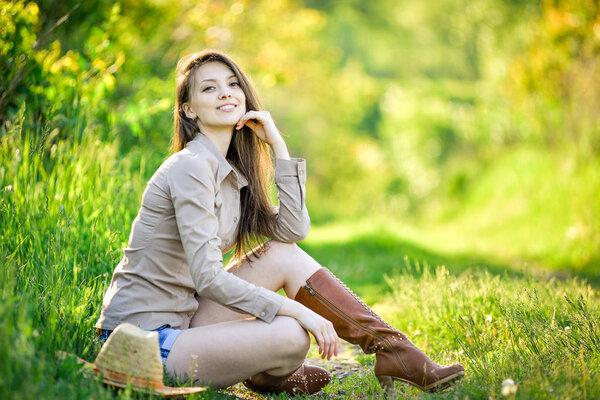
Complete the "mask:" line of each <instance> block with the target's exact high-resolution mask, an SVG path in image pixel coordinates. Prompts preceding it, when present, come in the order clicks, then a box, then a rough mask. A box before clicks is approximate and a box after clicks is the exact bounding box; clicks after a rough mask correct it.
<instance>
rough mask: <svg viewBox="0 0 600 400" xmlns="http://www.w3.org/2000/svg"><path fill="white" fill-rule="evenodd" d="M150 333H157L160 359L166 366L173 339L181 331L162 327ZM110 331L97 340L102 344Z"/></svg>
mask: <svg viewBox="0 0 600 400" xmlns="http://www.w3.org/2000/svg"><path fill="white" fill-rule="evenodd" d="M152 331H154V332H158V347H159V348H160V358H161V359H162V362H163V364H166V362H167V357H168V356H169V352H170V351H171V348H172V347H173V343H175V339H177V337H178V336H179V334H180V333H181V332H183V331H182V330H181V329H173V328H171V325H163V326H161V327H160V328H156V329H153V330H152ZM111 333H112V331H106V330H103V331H102V333H101V334H100V336H98V339H100V340H101V341H102V342H104V341H106V339H108V337H109V336H110V334H111Z"/></svg>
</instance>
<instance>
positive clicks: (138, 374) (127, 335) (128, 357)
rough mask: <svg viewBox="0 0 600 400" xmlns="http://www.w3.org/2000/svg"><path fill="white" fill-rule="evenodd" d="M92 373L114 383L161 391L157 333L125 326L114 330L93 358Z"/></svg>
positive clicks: (133, 326) (161, 368)
mask: <svg viewBox="0 0 600 400" xmlns="http://www.w3.org/2000/svg"><path fill="white" fill-rule="evenodd" d="M94 369H95V370H97V372H100V373H102V374H103V375H104V377H105V379H108V380H111V381H114V382H115V383H127V382H131V384H132V385H134V386H141V387H150V388H155V389H162V388H163V386H164V385H163V367H162V362H161V359H160V351H159V347H158V333H157V332H151V331H145V330H143V329H141V328H138V327H137V326H135V325H132V324H129V323H123V324H121V325H119V326H117V327H116V328H115V330H114V331H113V332H112V334H111V335H110V336H109V337H108V339H107V340H106V342H105V343H104V345H103V346H102V349H101V350H100V353H99V354H98V357H96V361H95V362H94Z"/></svg>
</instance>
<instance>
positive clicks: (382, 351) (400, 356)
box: [296, 268, 465, 392]
mask: <svg viewBox="0 0 600 400" xmlns="http://www.w3.org/2000/svg"><path fill="white" fill-rule="evenodd" d="M296 301H298V302H300V303H302V304H304V305H305V306H306V307H308V308H310V309H311V310H313V311H315V312H316V313H317V314H320V315H321V316H323V317H324V318H326V319H328V320H329V321H331V322H332V323H333V326H334V327H335V330H336V332H337V334H338V336H339V337H341V338H342V339H344V340H347V341H348V342H350V343H353V344H358V345H360V347H361V348H362V349H363V351H364V352H365V353H367V354H371V353H375V354H376V355H375V376H376V377H377V379H378V380H379V384H380V385H381V386H382V387H383V388H384V389H386V390H390V389H392V388H393V386H394V385H393V384H394V383H393V381H394V380H398V381H402V382H406V383H409V384H411V385H413V386H415V387H417V388H419V389H421V390H423V391H425V392H435V391H438V390H443V389H445V388H447V387H449V386H450V385H451V383H452V382H454V381H456V380H458V379H460V378H462V377H463V376H464V374H465V372H464V368H463V366H462V365H460V364H452V365H450V366H441V365H438V364H436V363H434V362H433V361H431V360H430V359H429V357H427V356H426V355H425V353H423V352H422V351H421V350H419V349H418V348H417V347H416V346H415V345H414V344H412V343H411V341H410V340H408V338H407V337H406V336H405V335H404V334H403V333H402V332H400V331H398V330H397V329H394V328H392V327H391V326H390V325H388V324H387V323H386V322H385V321H384V320H383V319H381V318H380V317H379V316H378V315H377V314H375V313H374V312H373V311H372V310H371V309H370V308H369V307H368V306H367V305H366V304H365V303H363V301H362V300H360V299H359V298H358V296H356V295H355V294H354V293H353V292H352V291H351V290H350V289H348V288H347V287H346V285H344V284H343V283H342V282H341V281H340V280H339V279H337V278H336V277H335V276H334V275H333V274H332V273H331V272H330V271H329V270H328V269H327V268H321V269H320V270H318V271H317V272H315V273H314V274H313V275H311V277H310V278H308V279H307V281H306V286H303V287H301V288H300V290H299V291H298V294H297V295H296Z"/></svg>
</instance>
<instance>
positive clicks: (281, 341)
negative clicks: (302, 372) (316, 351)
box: [272, 316, 310, 359]
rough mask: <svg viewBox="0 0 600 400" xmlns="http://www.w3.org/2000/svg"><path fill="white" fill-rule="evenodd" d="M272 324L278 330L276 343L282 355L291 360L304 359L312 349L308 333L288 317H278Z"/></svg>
mask: <svg viewBox="0 0 600 400" xmlns="http://www.w3.org/2000/svg"><path fill="white" fill-rule="evenodd" d="M272 324H274V325H275V326H274V327H275V328H276V332H275V335H276V337H275V342H276V343H277V347H278V348H279V349H280V351H281V353H282V354H283V355H285V356H288V357H291V358H298V359H304V357H305V356H306V353H308V349H309V348H310V337H309V336H308V332H306V330H305V329H304V328H303V327H302V325H300V324H299V323H298V321H296V319H294V318H291V317H286V316H278V317H276V318H275V319H274V320H273V322H272Z"/></svg>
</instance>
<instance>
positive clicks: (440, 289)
mask: <svg viewBox="0 0 600 400" xmlns="http://www.w3.org/2000/svg"><path fill="white" fill-rule="evenodd" d="M22 136H23V137H24V138H23V139H22V138H21V137H22ZM17 150H18V151H17ZM140 153H141V154H143V152H141V151H140V152H138V153H137V154H138V155H139V154H140ZM140 157H141V158H142V159H144V156H138V157H137V158H140ZM515 157H516V158H518V159H525V158H527V157H533V156H532V155H531V152H530V151H528V152H527V153H524V154H521V155H519V154H516V155H515ZM540 159H541V160H543V157H540ZM0 160H1V165H2V167H1V169H0V190H1V191H0V199H1V205H0V207H1V208H0V209H1V212H0V222H1V233H0V234H1V235H2V239H1V242H0V256H1V257H2V266H1V268H0V322H1V323H0V355H1V356H0V398H3V399H13V398H14V399H19V398H36V399H44V398H48V399H54V398H82V399H91V398H94V399H111V398H144V397H145V396H144V395H140V394H137V393H135V392H132V391H131V390H125V391H120V392H116V391H113V390H110V389H107V388H105V387H104V386H102V385H101V384H100V383H99V382H98V381H97V380H94V379H89V378H86V377H84V376H83V375H82V374H80V373H79V372H78V367H77V366H76V365H75V363H74V362H72V361H69V360H66V361H59V360H57V359H56V356H55V354H56V351H57V350H64V351H67V352H71V353H74V354H77V355H78V356H80V357H82V358H85V359H87V360H93V359H94V358H95V356H96V354H97V352H98V350H99V347H100V344H99V343H98V342H97V341H96V340H95V339H94V335H93V332H94V330H93V324H94V323H95V321H96V319H97V317H98V313H99V308H100V304H101V299H102V295H103V293H104V290H105V289H106V287H107V285H108V283H109V280H110V274H111V272H112V269H113V267H114V265H116V263H117V262H118V260H119V258H120V256H121V253H120V249H121V247H122V246H123V245H124V244H125V243H126V240H127V235H128V234H129V228H130V225H131V222H132V220H133V218H134V217H135V214H136V212H137V209H138V207H139V199H140V196H141V193H142V191H143V189H144V185H145V179H146V178H147V171H146V170H145V168H146V167H142V168H140V167H139V166H138V165H140V164H141V165H144V163H143V162H142V163H139V162H138V161H135V162H134V159H133V158H130V157H122V156H121V155H119V153H118V146H117V145H116V144H107V143H101V142H97V141H96V140H95V139H94V136H93V135H88V136H85V137H84V138H83V139H82V140H81V142H77V143H73V142H59V143H52V142H51V141H50V140H48V143H47V144H44V143H41V142H37V141H34V140H31V139H30V138H29V136H28V135H26V134H23V133H22V132H20V130H19V129H18V128H15V129H14V131H13V132H9V133H7V134H5V135H4V136H2V137H1V138H0ZM513 161H515V160H513ZM507 163H508V165H504V166H502V165H498V166H496V167H495V168H496V170H494V169H493V168H492V170H490V172H489V174H486V175H485V176H486V179H488V180H490V182H491V180H493V179H495V180H496V181H497V182H498V184H499V185H500V186H501V187H502V181H503V179H505V178H503V177H504V176H506V175H505V174H503V173H502V171H505V172H506V171H507V170H508V169H509V168H510V166H511V165H514V163H510V162H507ZM540 163H541V164H542V166H540V167H539V168H535V171H537V172H535V171H534V172H532V174H536V173H538V174H541V173H542V171H544V170H545V168H546V167H545V166H544V165H543V162H541V161H540ZM534 164H535V163H534ZM147 168H148V169H149V170H151V169H152V168H151V166H148V167H147ZM582 168H583V169H582V170H585V171H587V175H585V174H584V175H583V177H582V179H587V180H589V179H597V175H596V173H595V172H593V170H592V169H591V168H589V169H588V168H587V167H585V166H584V167H582ZM557 181H558V182H559V183H561V182H563V181H564V182H567V181H568V179H567V178H566V177H562V178H560V177H559V178H557ZM576 184H577V182H570V183H569V185H572V188H573V189H576ZM548 185H549V184H548ZM565 185H566V183H565ZM517 186H518V187H522V185H521V184H517ZM525 186H527V185H525ZM596 187H598V186H596ZM481 190H484V189H481ZM490 190H492V189H489V190H488V191H487V192H489V191H490ZM581 190H583V191H588V192H589V191H591V190H592V189H586V188H582V189H581ZM492 191H493V190H492ZM484 192H485V190H484ZM517 192H518V191H517ZM517 192H514V193H512V194H510V193H508V194H507V196H508V197H510V196H513V197H515V196H517V194H516V193H517ZM544 193H545V192H544ZM590 193H591V192H590ZM472 196H473V198H472V199H471V200H470V201H468V202H467V205H466V206H465V207H472V208H473V209H475V211H476V212H481V213H483V212H484V211H485V210H486V208H485V207H484V206H482V205H481V204H489V207H490V209H496V210H497V213H498V220H499V221H509V219H502V216H503V215H504V214H503V213H504V211H502V210H503V209H502V208H501V207H499V205H498V204H495V203H493V202H491V200H489V199H487V200H486V197H485V196H484V194H479V195H478V194H477V193H474V194H473V195H472ZM478 196H479V197H478ZM519 196H520V194H519ZM532 196H533V197H534V199H533V200H532V201H531V202H529V201H528V200H527V199H524V200H522V201H524V202H525V204H526V205H527V207H530V208H527V207H526V211H524V212H522V214H521V215H520V218H525V217H527V215H528V212H529V213H533V212H534V211H532V210H541V211H535V212H537V213H540V214H541V215H546V213H552V212H555V211H556V209H553V208H551V210H550V211H545V209H543V208H540V205H539V204H538V203H539V202H538V200H540V201H541V200H543V199H544V198H545V197H544V196H547V194H535V195H532ZM586 196H587V195H586ZM569 198H571V197H565V198H563V199H558V200H557V201H558V202H561V201H562V202H568V201H569V200H568V199H569ZM565 199H566V200H565ZM532 204H537V205H532ZM527 210H530V211H527ZM486 212H487V211H486ZM458 214H459V215H458V216H455V217H454V218H455V219H454V221H455V224H456V225H455V226H454V228H452V229H450V228H448V226H450V225H451V223H452V221H453V220H452V219H448V220H447V222H445V223H438V225H436V224H433V223H430V224H428V225H421V226H416V227H415V226H412V225H407V224H406V223H405V222H402V221H398V220H396V219H394V218H389V217H388V218H365V219H363V220H357V221H347V222H338V223H333V224H331V225H328V226H321V227H314V228H313V230H312V232H311V234H310V236H309V238H308V240H306V241H305V242H304V243H303V244H302V247H303V248H304V249H306V250H307V251H308V252H309V253H310V254H311V255H313V256H314V257H315V258H316V259H317V260H318V261H319V262H321V263H322V264H323V265H325V266H327V267H329V268H330V269H331V270H332V271H334V272H335V273H336V274H337V275H338V276H340V277H341V278H342V279H343V280H344V281H346V282H347V283H348V285H349V286H350V287H351V288H353V289H354V290H355V291H356V292H357V293H358V294H359V295H361V296H363V297H364V298H365V299H366V301H367V302H368V303H369V304H371V305H372V306H373V308H374V309H375V310H376V311H377V312H378V313H380V314H381V315H382V316H383V317H384V318H386V319H387V320H388V321H390V322H391V323H392V324H394V325H395V326H396V327H398V328H399V329H401V330H403V331H404V332H405V333H406V334H407V335H409V337H410V338H411V339H412V340H413V341H414V342H415V343H416V344H417V345H418V346H420V347H421V348H422V349H423V350H424V351H426V352H427V353H428V354H429V355H430V356H431V357H432V358H434V359H435V360H436V361H438V362H444V363H445V362H454V361H458V362H461V363H463V364H464V365H465V368H466V377H465V379H463V381H462V382H461V383H460V384H458V385H457V386H456V387H454V388H453V389H450V390H448V391H446V392H443V393H440V394H435V395H424V394H422V393H419V392H418V391H417V390H416V389H413V388H410V387H406V386H402V385H400V384H398V386H397V391H398V392H397V397H399V398H424V397H427V398H452V399H454V398H461V399H462V398H472V399H474V398H486V399H487V398H502V397H503V396H502V394H501V382H502V381H503V380H504V379H507V378H511V379H513V380H514V381H515V382H516V384H517V393H516V397H517V398H523V399H526V398H532V397H535V398H589V399H592V398H598V397H600V383H599V382H600V338H599V336H598V333H597V332H598V331H599V326H598V324H599V321H600V318H599V317H600V310H599V307H600V299H599V296H598V291H597V289H596V288H595V287H593V286H590V284H588V283H586V281H585V280H584V279H580V278H577V277H572V278H567V279H556V278H551V277H550V278H548V277H549V275H551V274H555V273H556V271H561V269H560V268H561V266H564V265H565V264H564V263H566V262H567V261H568V260H579V259H580V258H578V257H579V256H577V254H574V253H576V251H575V250H574V248H572V249H571V250H569V247H566V248H565V249H561V250H560V251H556V252H552V246H550V245H549V246H548V247H547V248H546V247H545V248H542V250H540V251H539V252H537V253H533V252H527V251H520V250H519V249H522V248H523V247H519V243H520V242H521V241H522V240H523V238H522V235H525V233H523V232H527V230H528V229H530V228H528V227H526V228H523V227H521V225H518V224H517V225H511V224H510V223H509V222H506V223H504V222H503V223H499V224H498V226H500V227H501V230H502V231H503V232H504V233H505V234H504V235H503V236H502V237H501V238H497V237H495V236H494V237H492V239H490V240H488V241H486V239H485V237H478V233H479V234H481V232H482V231H485V230H484V229H483V228H482V229H480V230H477V229H476V228H477V227H478V226H479V225H481V226H487V227H488V228H487V229H490V228H489V227H490V226H491V225H490V223H486V224H484V223H481V224H479V223H478V221H479V222H482V221H483V220H482V219H481V218H479V219H478V218H476V217H469V214H467V213H464V212H463V213H458ZM474 215H476V213H475V214H474ZM486 215H487V214H486ZM581 215H582V216H585V214H581ZM488 217H489V220H486V221H493V218H492V217H493V215H491V214H490V215H489V216H488ZM569 218H570V217H564V218H563V217H562V216H561V217H560V218H558V220H559V221H564V220H567V222H568V223H571V221H572V220H571V219H569ZM592 221H594V220H593V219H592ZM594 223H596V222H594ZM548 224H549V225H548V226H546V227H543V229H542V230H541V231H539V232H538V235H539V236H540V237H541V239H540V238H533V239H534V241H537V242H543V239H544V238H545V237H550V236H552V235H554V232H555V231H560V230H561V229H562V225H563V224H564V223H563V222H559V223H557V224H552V222H548ZM586 224H589V222H587V221H586ZM555 225H560V226H559V227H558V228H556V227H555ZM511 226H512V229H511ZM567 226H570V225H568V224H567ZM586 226H587V225H586ZM436 227H438V228H439V229H436ZM555 228H556V229H555ZM590 229H591V228H590ZM457 232H467V233H465V234H464V236H460V235H459V234H457ZM510 232H514V233H515V234H514V235H513V236H512V238H511V236H510V235H509V234H508V233H510ZM465 238H467V239H466V240H465ZM590 240H593V236H592V239H590ZM496 241H500V242H501V243H499V244H498V246H496V247H495V246H494V242H496ZM511 243H512V244H514V245H515V247H516V250H514V251H513V252H512V253H510V254H508V255H504V254H502V253H503V251H502V249H504V248H505V246H506V247H507V248H509V247H511V246H510V245H511ZM552 243H554V242H551V244H552ZM482 244H485V246H483V245H482ZM575 247H576V246H575ZM494 249H500V250H497V253H495V252H494ZM590 251H592V250H590ZM553 259H557V260H562V261H561V262H557V263H552V262H550V261H548V260H553ZM532 260H533V261H535V260H538V261H539V263H540V265H537V266H536V268H535V269H533V270H531V269H530V268H526V266H525V263H526V262H533V261H532ZM565 260H566V261H565ZM589 260H593V257H592V256H590V257H589ZM590 262H591V261H590ZM545 264H548V266H547V267H546V266H545ZM590 265H591V264H590ZM577 271H578V269H577V268H573V272H574V273H577ZM359 361H360V363H361V365H362V366H363V368H362V370H361V371H362V372H361V374H359V375H357V376H355V377H353V378H351V379H346V380H345V381H344V382H339V381H337V380H334V382H332V384H331V385H330V386H329V387H327V388H326V390H325V393H324V394H323V396H322V397H324V396H325V395H328V396H330V397H333V398H378V397H380V398H383V393H382V392H381V390H380V389H379V387H378V385H377V382H376V380H375V377H374V376H373V374H372V372H371V368H370V367H371V366H372V364H373V356H363V357H360V358H359ZM257 397H258V396H257ZM201 398H207V399H208V398H216V399H224V398H232V397H231V395H230V394H228V393H227V392H224V391H210V392H209V393H207V394H204V395H203V396H202V397H201Z"/></svg>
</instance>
